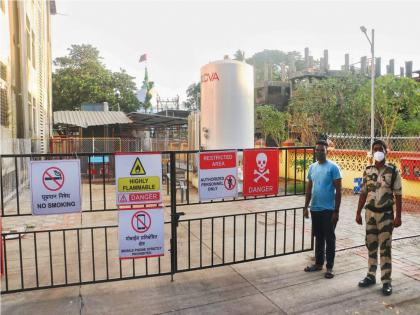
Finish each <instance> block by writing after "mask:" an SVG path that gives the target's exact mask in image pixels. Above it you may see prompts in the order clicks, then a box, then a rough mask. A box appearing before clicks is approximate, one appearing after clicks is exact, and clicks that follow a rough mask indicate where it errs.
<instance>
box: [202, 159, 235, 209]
mask: <svg viewBox="0 0 420 315" xmlns="http://www.w3.org/2000/svg"><path fill="white" fill-rule="evenodd" d="M236 161H237V154H236V151H217V152H200V153H199V172H198V176H199V178H198V182H199V184H198V190H199V197H200V200H201V201H204V200H214V199H223V198H229V197H236V196H237V195H238V168H237V165H236Z"/></svg>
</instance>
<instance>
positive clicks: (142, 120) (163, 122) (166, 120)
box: [128, 113, 188, 128]
mask: <svg viewBox="0 0 420 315" xmlns="http://www.w3.org/2000/svg"><path fill="white" fill-rule="evenodd" d="M128 117H130V118H131V120H132V121H133V122H134V124H135V125H136V127H140V128H165V127H173V126H182V125H187V124H188V119H187V118H184V117H176V116H165V115H158V114H146V113H130V114H128Z"/></svg>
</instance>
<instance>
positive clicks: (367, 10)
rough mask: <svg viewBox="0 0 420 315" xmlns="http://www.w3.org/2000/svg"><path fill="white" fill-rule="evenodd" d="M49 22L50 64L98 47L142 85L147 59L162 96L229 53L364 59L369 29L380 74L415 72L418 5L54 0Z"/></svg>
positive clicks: (333, 62)
mask: <svg viewBox="0 0 420 315" xmlns="http://www.w3.org/2000/svg"><path fill="white" fill-rule="evenodd" d="M56 5H57V12H58V14H57V15H56V16H53V17H52V54H53V58H55V57H59V56H64V55H66V54H67V52H68V51H67V49H68V48H69V47H70V45H72V44H91V45H93V46H95V47H97V48H98V49H99V51H100V53H101V56H102V57H103V62H104V63H105V65H106V66H107V67H108V68H110V69H111V70H113V71H118V70H119V69H120V68H123V69H125V70H127V72H128V73H129V74H130V75H132V76H134V77H136V83H137V86H138V87H140V86H141V82H142V80H143V76H144V67H145V64H144V63H142V64H140V63H139V62H138V60H139V57H140V55H142V54H144V53H147V57H148V61H147V68H148V71H149V77H150V79H151V80H153V81H154V82H155V86H156V89H157V91H158V93H159V94H160V96H161V97H174V96H176V95H180V97H181V100H183V99H185V90H186V89H187V87H188V85H190V84H191V83H193V82H198V81H199V79H200V68H201V67H202V66H203V65H205V64H207V63H208V62H211V61H215V60H220V59H223V56H224V55H226V54H229V55H233V53H234V52H235V51H236V50H237V49H241V50H244V51H245V56H246V57H251V56H252V55H253V54H254V53H256V52H259V51H262V50H264V49H278V50H283V51H293V50H296V51H300V52H301V53H302V55H303V53H304V48H305V47H309V50H310V54H311V55H313V56H314V58H315V59H319V58H320V57H322V54H323V50H324V49H328V50H329V63H330V69H340V67H341V65H343V64H344V54H345V53H349V54H350V63H354V62H358V61H359V60H360V57H361V56H370V45H369V43H368V41H367V39H366V37H365V36H364V34H363V33H362V32H361V31H360V26H361V25H364V26H366V27H367V29H368V33H369V34H370V30H371V29H372V28H374V29H375V55H376V56H380V57H382V73H384V72H385V65H386V64H387V63H388V61H389V59H391V58H394V59H395V73H396V74H399V69H400V66H404V61H408V60H412V61H413V70H418V69H420V25H419V24H418V13H419V12H420V1H405V2H404V1H299V0H297V1H293V2H291V1H268V2H264V1H246V2H244V1H219V0H213V1H211V2H209V1H201V0H195V1H183V2H178V1H142V0H137V1H135V0H131V1H128V0H127V1H99V0H95V1H93V0H84V1H70V0H56Z"/></svg>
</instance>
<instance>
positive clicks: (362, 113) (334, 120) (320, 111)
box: [288, 75, 370, 144]
mask: <svg viewBox="0 0 420 315" xmlns="http://www.w3.org/2000/svg"><path fill="white" fill-rule="evenodd" d="M367 81H368V79H367V78H366V77H364V76H360V75H346V76H342V77H331V78H325V79H319V80H318V79H314V80H312V81H304V82H302V83H300V84H299V85H298V86H297V89H296V90H295V91H294V92H293V96H292V98H291V100H290V102H289V108H288V111H289V113H290V115H291V120H290V126H289V128H291V129H294V131H297V129H298V131H299V132H300V133H301V136H302V139H301V141H302V142H303V143H305V144H310V143H313V142H314V141H315V140H316V137H317V136H318V135H319V134H321V133H353V134H359V133H360V132H361V131H364V130H367V129H368V128H369V123H370V122H369V103H365V102H360V101H359V100H358V99H357V97H356V95H357V93H358V92H359V90H360V89H361V87H363V86H364V85H365V84H366V82H367Z"/></svg>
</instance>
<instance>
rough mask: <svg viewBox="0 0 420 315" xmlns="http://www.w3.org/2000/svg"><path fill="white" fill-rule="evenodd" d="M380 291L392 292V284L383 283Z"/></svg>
mask: <svg viewBox="0 0 420 315" xmlns="http://www.w3.org/2000/svg"><path fill="white" fill-rule="evenodd" d="M382 293H383V294H384V295H391V294H392V285H391V283H384V286H383V287H382Z"/></svg>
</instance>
